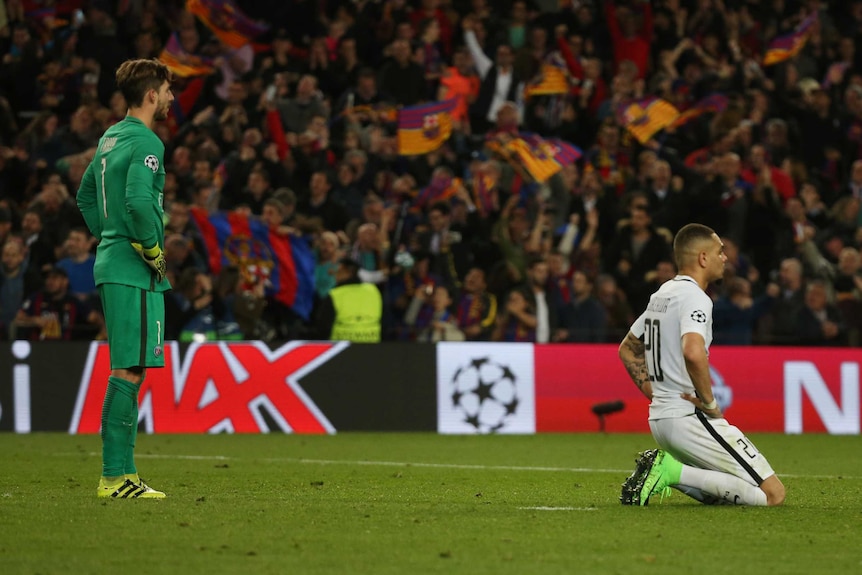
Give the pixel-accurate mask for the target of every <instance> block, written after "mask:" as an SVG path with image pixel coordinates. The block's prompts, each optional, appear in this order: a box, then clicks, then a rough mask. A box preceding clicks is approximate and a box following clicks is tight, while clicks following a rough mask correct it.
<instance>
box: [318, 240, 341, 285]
mask: <svg viewBox="0 0 862 575" xmlns="http://www.w3.org/2000/svg"><path fill="white" fill-rule="evenodd" d="M339 244H340V242H339V241H338V236H337V235H336V234H335V232H323V233H321V234H320V237H318V239H317V258H316V260H317V265H315V267H314V291H315V292H316V293H317V297H318V298H320V299H323V298H325V297H326V296H327V295H328V294H329V292H330V291H331V290H332V288H334V287H335V271H336V269H338V260H339V259H341V254H340V252H339V249H338V248H339Z"/></svg>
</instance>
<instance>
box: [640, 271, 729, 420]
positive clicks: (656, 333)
mask: <svg viewBox="0 0 862 575" xmlns="http://www.w3.org/2000/svg"><path fill="white" fill-rule="evenodd" d="M631 332H632V334H634V336H635V337H638V338H640V339H642V340H643V342H644V353H645V354H646V364H647V369H648V370H649V378H650V382H651V383H652V393H653V398H652V403H650V411H649V417H650V419H662V418H665V417H682V416H685V415H690V414H692V413H694V406H693V405H692V404H691V402H689V401H686V400H685V399H682V398H681V397H680V394H682V393H691V394H693V393H694V384H692V382H691V377H690V376H689V375H688V370H687V369H686V367H685V358H684V357H683V354H682V336H683V335H685V334H687V333H699V334H700V335H701V336H702V337H703V341H704V343H705V344H706V353H707V355H708V354H709V345H710V343H712V300H711V299H710V298H709V296H708V295H706V293H704V291H703V290H702V289H700V286H699V285H697V282H696V281H694V279H692V278H691V277H689V276H685V275H678V276H676V277H675V278H673V279H672V280H670V281H667V282H665V283H664V284H662V286H661V287H660V288H659V289H658V291H657V292H655V293H654V294H652V296H651V297H650V300H649V305H647V308H646V311H644V312H643V314H641V316H640V317H639V318H637V320H635V322H634V324H632V327H631Z"/></svg>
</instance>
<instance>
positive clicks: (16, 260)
mask: <svg viewBox="0 0 862 575" xmlns="http://www.w3.org/2000/svg"><path fill="white" fill-rule="evenodd" d="M2 264H3V265H2V268H0V339H7V338H8V337H9V329H10V328H11V327H12V322H13V320H14V319H15V316H16V315H17V314H18V310H19V309H21V304H23V303H24V298H25V297H27V296H29V295H30V294H33V293H36V291H37V290H38V289H39V288H40V287H41V286H42V276H41V274H40V273H39V269H38V268H36V267H33V266H30V265H29V263H28V261H27V257H26V250H25V248H24V244H23V242H21V241H20V240H19V239H17V238H9V239H7V240H6V241H5V242H4V243H3V252H2Z"/></svg>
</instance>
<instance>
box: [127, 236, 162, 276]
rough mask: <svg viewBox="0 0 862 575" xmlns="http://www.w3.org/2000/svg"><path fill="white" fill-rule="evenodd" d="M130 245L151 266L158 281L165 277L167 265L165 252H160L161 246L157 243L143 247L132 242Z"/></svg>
mask: <svg viewBox="0 0 862 575" xmlns="http://www.w3.org/2000/svg"><path fill="white" fill-rule="evenodd" d="M132 247H133V248H135V251H136V252H138V255H140V256H141V258H142V259H143V260H144V263H146V264H147V265H148V266H150V267H151V268H153V271H154V272H155V273H156V279H157V280H158V281H162V280H163V279H165V274H166V273H167V271H168V265H167V263H166V262H165V254H164V252H162V248H160V247H159V244H156V245H154V246H153V247H151V248H144V247H143V246H142V245H141V244H139V243H137V242H132Z"/></svg>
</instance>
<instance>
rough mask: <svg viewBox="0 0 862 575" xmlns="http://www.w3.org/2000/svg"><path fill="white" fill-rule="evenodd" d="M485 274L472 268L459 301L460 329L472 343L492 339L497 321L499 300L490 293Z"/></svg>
mask: <svg viewBox="0 0 862 575" xmlns="http://www.w3.org/2000/svg"><path fill="white" fill-rule="evenodd" d="M487 289H488V284H487V282H486V281H485V272H484V271H483V270H482V269H481V268H471V269H470V271H469V272H467V275H466V276H465V277H464V285H463V286H462V291H461V298H460V299H459V300H458V306H457V319H458V327H459V328H460V329H461V331H463V332H464V335H465V336H466V338H467V339H468V340H471V341H487V340H489V339H490V336H491V332H492V331H493V329H494V322H495V321H496V319H497V298H496V297H495V296H494V294H491V293H488V292H487V291H486V290H487Z"/></svg>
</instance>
